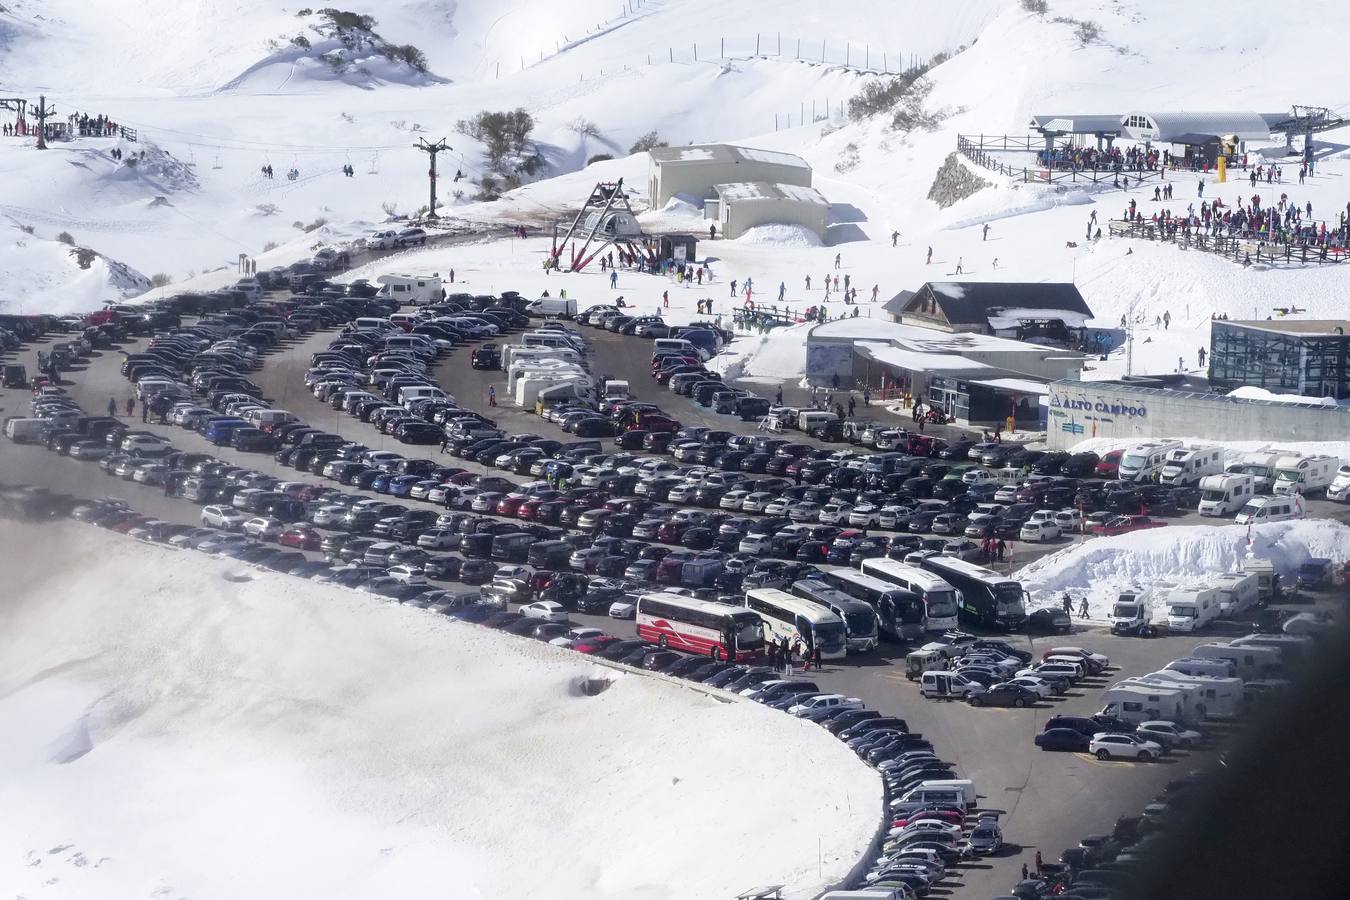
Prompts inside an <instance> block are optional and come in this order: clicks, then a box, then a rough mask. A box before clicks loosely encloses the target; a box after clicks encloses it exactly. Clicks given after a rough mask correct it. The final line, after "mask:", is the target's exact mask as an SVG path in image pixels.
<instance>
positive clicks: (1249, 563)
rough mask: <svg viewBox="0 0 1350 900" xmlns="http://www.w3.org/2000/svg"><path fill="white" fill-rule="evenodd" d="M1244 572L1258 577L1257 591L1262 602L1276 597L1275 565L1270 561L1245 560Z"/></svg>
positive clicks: (1276, 579) (1243, 563)
mask: <svg viewBox="0 0 1350 900" xmlns="http://www.w3.org/2000/svg"><path fill="white" fill-rule="evenodd" d="M1242 571H1244V572H1246V573H1248V574H1250V575H1255V576H1256V590H1257V593H1258V594H1259V595H1260V597H1261V599H1262V600H1269V599H1270V598H1271V597H1273V596H1275V582H1276V581H1278V580H1279V579H1278V578H1277V577H1276V575H1275V564H1274V563H1273V562H1271V561H1270V560H1268V559H1244V560H1243V561H1242Z"/></svg>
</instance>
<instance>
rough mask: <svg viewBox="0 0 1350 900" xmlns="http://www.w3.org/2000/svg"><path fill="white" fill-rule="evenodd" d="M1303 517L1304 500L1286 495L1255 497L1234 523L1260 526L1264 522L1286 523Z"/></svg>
mask: <svg viewBox="0 0 1350 900" xmlns="http://www.w3.org/2000/svg"><path fill="white" fill-rule="evenodd" d="M1302 515H1303V499H1302V498H1301V497H1293V496H1289V495H1287V494H1286V495H1285V496H1282V497H1253V498H1252V499H1251V500H1248V501H1247V505H1246V506H1244V507H1242V509H1241V511H1239V512H1238V514H1237V515H1236V516H1234V517H1233V521H1234V522H1236V523H1238V524H1239V525H1260V524H1262V523H1264V522H1284V521H1287V520H1289V519H1295V518H1299V517H1301V516H1302Z"/></svg>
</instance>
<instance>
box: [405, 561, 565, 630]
mask: <svg viewBox="0 0 1350 900" xmlns="http://www.w3.org/2000/svg"><path fill="white" fill-rule="evenodd" d="M392 571H393V570H390V572H391V574H392ZM520 614H521V615H522V616H524V617H525V618H527V619H542V620H543V621H545V622H566V621H567V610H566V609H565V608H564V607H563V605H562V604H561V603H555V602H554V601H552V600H538V601H535V602H534V603H526V604H525V605H524V606H522V607H521V608H520Z"/></svg>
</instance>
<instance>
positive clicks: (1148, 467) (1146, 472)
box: [1116, 441, 1185, 481]
mask: <svg viewBox="0 0 1350 900" xmlns="http://www.w3.org/2000/svg"><path fill="white" fill-rule="evenodd" d="M1184 449H1185V447H1184V446H1183V445H1182V443H1181V441H1148V442H1145V443H1143V444H1136V445H1135V446H1133V447H1131V448H1130V449H1128V450H1126V451H1125V452H1124V453H1122V454H1121V456H1120V468H1119V469H1117V470H1116V477H1117V478H1119V479H1120V480H1121V481H1148V480H1150V479H1151V478H1152V477H1153V473H1154V472H1160V471H1161V470H1162V467H1163V465H1164V464H1166V462H1167V455H1168V454H1169V453H1171V452H1172V451H1173V450H1184Z"/></svg>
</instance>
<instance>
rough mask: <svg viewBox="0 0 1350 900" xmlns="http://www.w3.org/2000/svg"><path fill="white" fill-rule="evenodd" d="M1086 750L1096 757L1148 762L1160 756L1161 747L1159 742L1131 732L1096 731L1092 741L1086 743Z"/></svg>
mask: <svg viewBox="0 0 1350 900" xmlns="http://www.w3.org/2000/svg"><path fill="white" fill-rule="evenodd" d="M1088 752H1090V753H1093V754H1095V755H1096V757H1097V758H1098V759H1111V758H1112V757H1121V758H1126V759H1137V760H1139V761H1141V762H1148V761H1149V760H1153V759H1157V758H1158V757H1160V756H1162V754H1163V748H1162V745H1161V744H1158V743H1155V742H1154V741H1147V740H1144V739H1143V738H1141V737H1136V736H1135V735H1133V734H1110V733H1108V732H1098V733H1097V734H1095V735H1093V736H1092V741H1091V742H1090V743H1089V744H1088Z"/></svg>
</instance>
